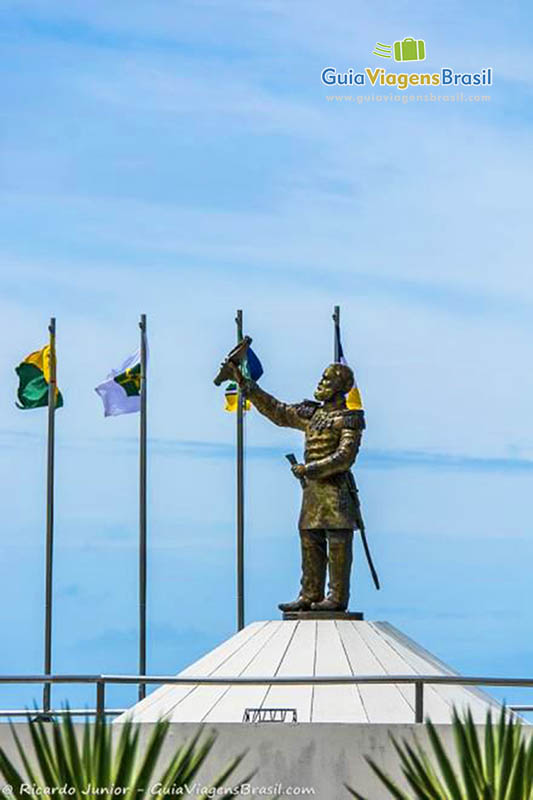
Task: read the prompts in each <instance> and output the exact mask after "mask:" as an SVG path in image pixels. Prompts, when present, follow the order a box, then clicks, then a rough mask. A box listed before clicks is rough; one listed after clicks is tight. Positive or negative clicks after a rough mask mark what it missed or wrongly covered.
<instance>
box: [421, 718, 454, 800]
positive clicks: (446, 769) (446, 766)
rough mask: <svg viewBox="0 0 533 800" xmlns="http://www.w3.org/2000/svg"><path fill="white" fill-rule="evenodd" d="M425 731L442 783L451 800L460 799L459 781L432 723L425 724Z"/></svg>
mask: <svg viewBox="0 0 533 800" xmlns="http://www.w3.org/2000/svg"><path fill="white" fill-rule="evenodd" d="M427 731H428V736H429V740H430V742H431V746H432V748H433V752H434V753H435V756H436V758H437V762H438V765H439V769H440V771H441V774H442V777H443V778H444V782H445V783H446V786H447V787H448V790H449V793H450V795H451V797H452V800H453V799H454V798H460V797H461V795H462V794H463V792H462V789H461V786H460V785H459V780H458V778H457V776H456V774H455V770H454V768H453V766H452V763H451V761H450V759H449V758H448V755H447V753H446V751H445V749H444V746H443V744H442V742H441V739H440V736H439V735H438V733H437V731H436V729H435V726H434V725H433V723H432V722H430V721H429V720H428V722H427ZM426 769H427V766H426Z"/></svg>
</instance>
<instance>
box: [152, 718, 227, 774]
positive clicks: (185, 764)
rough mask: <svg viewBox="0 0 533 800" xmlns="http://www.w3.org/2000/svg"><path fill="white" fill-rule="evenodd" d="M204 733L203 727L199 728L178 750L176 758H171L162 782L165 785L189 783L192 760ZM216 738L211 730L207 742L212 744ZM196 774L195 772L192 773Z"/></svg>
mask: <svg viewBox="0 0 533 800" xmlns="http://www.w3.org/2000/svg"><path fill="white" fill-rule="evenodd" d="M201 735H202V728H201V727H200V728H198V730H197V731H196V733H195V734H194V735H193V736H191V738H190V739H189V741H188V742H186V743H185V744H183V745H182V746H181V747H179V749H178V750H177V751H176V753H175V755H174V758H173V759H172V760H171V762H170V764H169V765H168V768H167V770H166V772H165V773H164V775H163V778H162V783H163V785H164V786H182V785H183V784H184V783H187V782H188V780H189V778H190V777H191V762H192V759H193V754H194V751H195V748H196V746H197V744H198V742H199V740H200V737H201ZM215 739H216V734H215V733H213V732H211V734H210V735H209V736H208V738H207V742H206V744H207V743H210V745H211V746H212V745H213V743H214V741H215ZM192 774H194V773H192Z"/></svg>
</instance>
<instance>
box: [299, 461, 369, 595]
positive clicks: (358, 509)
mask: <svg viewBox="0 0 533 800" xmlns="http://www.w3.org/2000/svg"><path fill="white" fill-rule="evenodd" d="M285 458H286V459H287V461H288V462H289V464H290V465H291V467H292V466H294V464H297V463H298V461H297V460H296V456H295V455H294V453H287V455H286V456H285ZM299 481H300V484H301V486H302V489H303V488H305V478H304V477H302V478H299ZM348 489H349V492H350V495H351V497H352V500H353V501H354V504H355V508H356V521H357V528H358V530H359V533H360V534H361V541H362V542H363V549H364V551H365V556H366V561H367V564H368V567H369V569H370V574H371V575H372V580H373V581H374V586H375V587H376V589H378V590H379V589H381V586H380V583H379V577H378V573H377V572H376V568H375V566H374V562H373V561H372V554H371V553H370V547H369V546H368V541H367V538H366V529H365V522H364V519H363V515H362V514H361V503H360V502H359V496H358V494H357V490H356V489H355V488H354V487H353V486H352V484H351V483H350V482H349V481H348Z"/></svg>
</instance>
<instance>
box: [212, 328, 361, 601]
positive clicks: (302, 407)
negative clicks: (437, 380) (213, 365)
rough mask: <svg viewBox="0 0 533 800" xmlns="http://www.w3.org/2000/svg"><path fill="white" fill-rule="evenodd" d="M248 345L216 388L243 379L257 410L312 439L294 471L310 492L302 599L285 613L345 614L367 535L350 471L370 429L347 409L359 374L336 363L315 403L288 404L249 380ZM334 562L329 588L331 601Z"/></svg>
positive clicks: (304, 520)
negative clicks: (357, 546)
mask: <svg viewBox="0 0 533 800" xmlns="http://www.w3.org/2000/svg"><path fill="white" fill-rule="evenodd" d="M245 348H246V344H245V342H244V340H243V342H242V343H241V345H239V347H238V348H235V350H234V351H232V353H230V355H229V356H228V358H227V359H226V361H225V362H224V363H223V365H222V367H221V371H220V372H219V375H218V376H217V378H216V379H215V383H217V382H220V381H221V380H227V379H228V378H231V379H233V380H236V381H237V382H238V384H239V386H240V388H241V390H242V391H243V392H244V393H245V394H246V397H247V398H248V399H249V400H250V401H251V402H252V403H253V405H254V406H255V407H256V408H257V410H258V411H259V412H260V413H261V414H263V415H264V416H265V417H267V418H268V419H270V420H271V421H272V422H274V423H275V424H276V425H281V426H284V427H289V428H298V429H299V430H301V431H303V432H304V433H305V454H304V463H303V464H298V463H295V464H293V466H292V467H291V469H292V472H293V474H294V475H295V476H296V477H297V478H298V479H299V480H300V482H301V483H302V486H303V498H302V509H301V513H300V519H299V523H298V527H299V530H300V541H301V552H302V578H301V588H300V594H299V596H298V598H297V599H296V600H294V601H293V602H291V603H280V605H279V608H280V609H281V610H282V611H307V610H313V611H344V610H346V609H347V607H348V599H349V595H350V571H351V566H352V543H353V532H354V529H355V528H359V529H360V530H361V532H362V533H363V531H364V526H363V523H362V519H361V512H360V508H359V500H358V495H357V487H356V485H355V481H354V478H353V475H352V473H351V472H350V467H351V466H352V464H353V463H354V461H355V459H356V457H357V453H358V452H359V447H360V444H361V437H362V433H363V430H364V427H365V422H364V412H363V411H350V410H349V409H348V408H347V407H346V399H345V398H346V394H347V393H348V392H349V391H350V389H351V388H352V386H353V384H354V375H353V372H352V370H351V369H350V367H348V366H346V365H345V364H340V363H336V364H330V366H329V367H327V368H326V369H325V370H324V373H323V375H322V377H321V379H320V381H319V383H318V386H317V388H316V390H315V393H314V395H315V401H316V402H315V401H312V400H304V401H303V402H302V403H297V404H294V405H289V404H286V403H282V402H280V401H279V400H277V399H276V398H275V397H272V395H270V394H268V393H267V392H265V391H264V390H263V389H261V388H260V387H259V386H258V384H257V383H256V382H255V381H253V380H251V379H250V378H248V377H246V376H245V375H244V374H243V372H242V371H241V369H240V366H239V361H240V357H241V355H242V353H243V352H245ZM328 564H329V587H328V594H327V597H324V587H325V581H326V571H327V569H328Z"/></svg>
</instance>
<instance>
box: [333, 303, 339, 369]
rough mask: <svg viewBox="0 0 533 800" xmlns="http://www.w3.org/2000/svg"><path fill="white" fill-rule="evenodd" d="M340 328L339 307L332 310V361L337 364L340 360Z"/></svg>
mask: <svg viewBox="0 0 533 800" xmlns="http://www.w3.org/2000/svg"><path fill="white" fill-rule="evenodd" d="M340 327H341V307H340V306H335V307H334V309H333V360H334V361H335V363H337V362H338V361H339V360H340V355H341V354H340V348H339V343H340Z"/></svg>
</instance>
